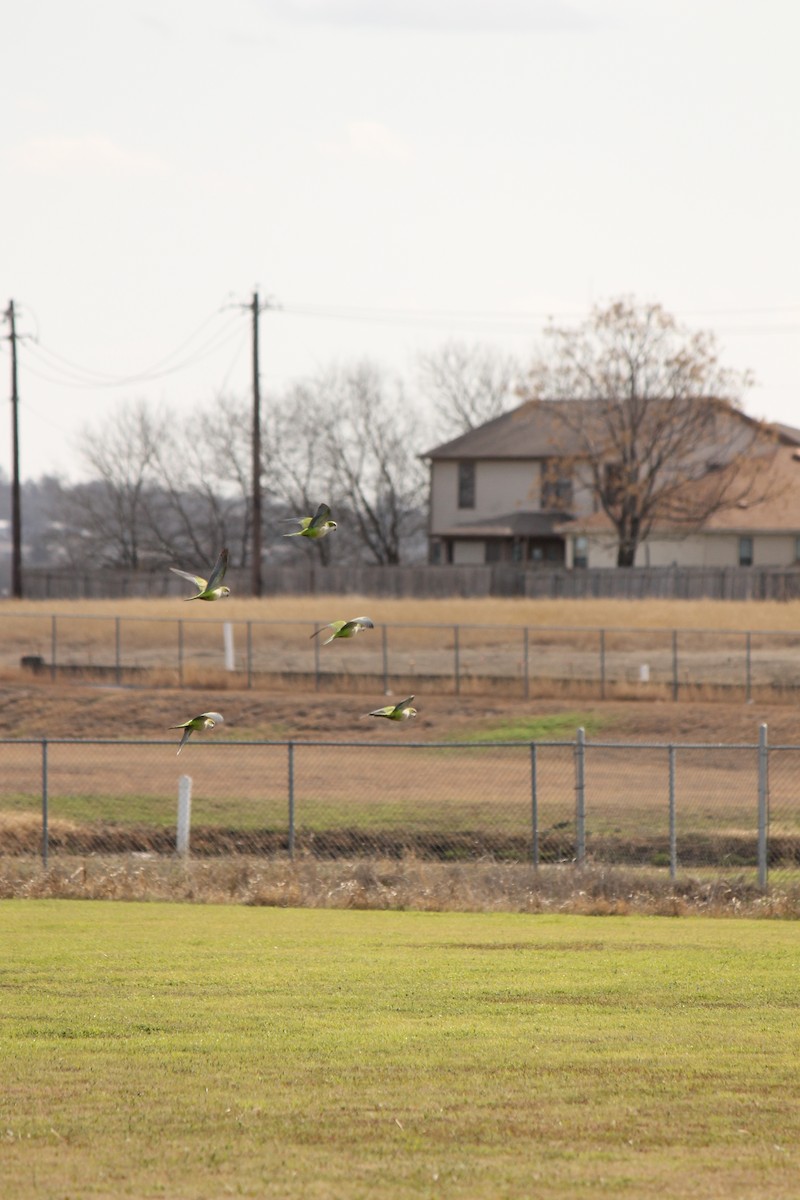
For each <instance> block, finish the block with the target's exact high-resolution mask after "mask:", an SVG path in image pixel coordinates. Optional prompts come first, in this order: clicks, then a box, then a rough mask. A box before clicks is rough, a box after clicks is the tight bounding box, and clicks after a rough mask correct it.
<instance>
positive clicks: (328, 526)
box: [325, 521, 336, 529]
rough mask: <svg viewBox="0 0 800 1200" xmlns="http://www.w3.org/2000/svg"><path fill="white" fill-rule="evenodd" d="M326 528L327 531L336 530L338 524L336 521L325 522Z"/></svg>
mask: <svg viewBox="0 0 800 1200" xmlns="http://www.w3.org/2000/svg"><path fill="white" fill-rule="evenodd" d="M325 528H326V529H335V528H336V522H335V521H326V522H325Z"/></svg>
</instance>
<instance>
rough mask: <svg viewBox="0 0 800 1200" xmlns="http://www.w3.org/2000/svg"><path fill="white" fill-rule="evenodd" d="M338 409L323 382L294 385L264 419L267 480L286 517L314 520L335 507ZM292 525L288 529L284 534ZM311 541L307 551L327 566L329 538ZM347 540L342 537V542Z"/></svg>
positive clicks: (329, 554)
mask: <svg viewBox="0 0 800 1200" xmlns="http://www.w3.org/2000/svg"><path fill="white" fill-rule="evenodd" d="M334 421H335V414H334V412H333V408H332V406H331V404H330V402H329V399H328V397H327V396H326V392H325V386H324V384H323V383H321V382H314V381H305V382H301V383H296V384H294V385H293V386H292V387H291V388H290V389H289V391H288V392H287V393H286V395H284V396H283V397H281V398H280V399H279V400H278V401H277V402H276V403H275V404H273V405H271V406H270V408H269V409H268V410H267V413H266V416H265V420H264V438H263V444H264V477H265V479H266V490H267V494H268V495H269V497H270V498H271V500H272V501H273V503H274V504H275V506H276V508H277V509H278V511H279V512H280V513H281V514H282V516H283V517H289V516H292V517H303V516H310V515H311V514H312V513H314V512H316V510H317V506H318V505H319V504H320V503H321V502H322V501H325V503H332V502H333V501H334V499H335V497H334V496H333V494H332V487H333V472H332V469H331V428H332V426H333V424H334ZM290 528H291V526H288V525H287V526H283V527H282V529H281V532H284V531H287V530H289V529H290ZM300 540H301V541H303V542H306V547H307V552H308V553H309V554H313V555H316V557H317V558H318V560H319V561H320V562H321V563H323V564H326V563H328V562H329V561H330V556H331V546H330V539H329V538H319V539H316V540H313V541H310V540H309V541H307V540H306V539H305V538H303V539H300ZM341 540H342V539H341V538H339V539H338V541H339V542H341Z"/></svg>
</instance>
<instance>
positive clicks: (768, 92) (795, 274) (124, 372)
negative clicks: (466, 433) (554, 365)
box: [0, 0, 800, 477]
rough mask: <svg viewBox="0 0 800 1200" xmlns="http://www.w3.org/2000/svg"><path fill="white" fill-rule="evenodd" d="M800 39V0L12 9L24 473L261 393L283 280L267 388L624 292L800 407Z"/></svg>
mask: <svg viewBox="0 0 800 1200" xmlns="http://www.w3.org/2000/svg"><path fill="white" fill-rule="evenodd" d="M798 45H800V5H798V4H797V3H796V2H795V0H646V2H645V3H642V2H641V0H224V3H223V2H222V0H217V2H216V3H215V2H214V0H24V2H19V3H13V4H12V3H11V2H10V0H6V2H5V3H3V4H2V42H0V88H2V108H0V113H2V116H1V117H0V197H2V199H1V200H0V205H1V207H0V214H1V215H0V307H2V308H3V309H4V308H5V307H6V304H7V302H8V299H10V298H12V297H13V298H14V300H15V302H16V304H17V307H18V313H19V319H18V329H19V332H20V333H35V334H37V335H38V338H39V343H38V345H37V344H34V343H33V342H26V343H23V344H22V345H21V347H20V373H19V383H20V397H21V408H20V418H21V442H22V468H23V475H24V476H25V477H29V476H37V475H39V474H41V473H42V472H44V471H49V470H59V471H61V472H62V473H65V474H68V475H76V474H78V471H79V466H78V459H77V447H78V443H79V434H80V430H81V428H82V427H83V426H84V425H85V424H86V423H87V422H95V423H96V422H97V421H98V420H100V419H101V418H102V417H103V415H104V414H107V413H109V412H112V411H113V409H114V406H115V405H118V404H119V403H121V402H122V401H123V400H125V399H130V398H134V397H146V398H149V399H151V400H153V401H156V402H160V401H163V402H164V403H166V404H169V405H170V406H175V407H180V408H182V409H183V408H185V409H188V408H189V407H190V405H191V404H192V403H193V402H197V401H201V402H204V403H205V402H207V401H209V400H210V399H211V398H212V397H213V396H214V394H215V393H217V392H218V391H219V390H220V389H225V390H227V391H229V392H235V393H238V394H242V395H244V394H246V393H247V391H248V389H249V371H250V359H249V343H248V333H249V330H248V323H247V319H246V316H245V315H244V314H243V313H238V312H237V309H236V308H235V307H226V306H231V305H232V304H235V303H236V302H238V301H241V302H248V301H249V299H250V296H251V293H252V291H253V289H254V287H256V286H258V287H259V288H260V290H261V293H262V295H264V296H267V295H271V296H274V297H275V298H276V299H277V300H278V301H279V302H280V303H281V304H282V305H283V306H284V308H283V310H282V311H276V312H270V313H267V314H265V315H264V316H263V317H262V320H261V344H262V365H263V387H264V395H265V403H269V402H270V395H271V394H274V393H275V392H276V391H277V390H279V389H280V388H281V387H282V386H283V385H284V384H286V383H287V382H288V381H290V380H291V379H293V378H299V377H302V376H303V375H306V374H309V373H312V372H314V371H315V370H317V369H318V368H320V367H323V366H325V365H327V364H328V363H330V362H331V361H332V360H334V359H335V360H337V361H340V362H346V361H348V360H352V359H356V358H359V357H363V356H368V357H371V358H374V359H377V360H378V361H382V362H384V363H385V364H386V365H387V366H388V367H390V368H392V369H396V370H398V371H401V372H403V373H404V374H406V375H408V376H410V375H411V373H412V369H413V363H414V357H415V354H416V353H417V351H418V350H420V349H423V348H427V349H430V348H433V347H435V346H436V345H438V344H439V343H441V342H442V341H444V340H445V339H446V338H448V337H459V338H463V339H467V340H472V339H475V340H482V341H491V342H494V343H496V344H497V345H500V346H502V347H505V348H508V349H511V350H513V351H514V352H515V353H516V354H518V355H519V356H521V357H523V358H528V357H530V356H531V354H532V353H533V350H534V348H535V345H536V342H537V339H538V338H539V337H540V335H541V329H542V327H543V325H544V323H545V319H546V317H547V315H548V314H551V313H553V314H556V315H557V316H559V317H560V318H562V319H564V320H566V319H567V318H574V319H575V320H576V321H577V320H579V319H580V318H582V317H583V316H585V315H586V314H587V312H588V310H589V308H590V306H591V305H592V304H593V303H595V302H604V301H606V300H609V299H611V298H614V297H616V296H618V295H621V294H623V293H624V294H634V295H635V296H636V297H637V298H639V299H640V300H657V301H660V302H661V303H662V304H664V305H665V307H666V308H668V309H669V310H671V311H673V312H674V313H675V314H676V315H678V316H679V317H680V318H681V319H682V320H684V321H686V322H687V323H688V324H690V325H692V326H695V327H702V328H711V329H714V330H716V331H717V332H718V336H719V340H720V345H721V348H722V359H723V362H724V364H725V365H726V366H730V367H734V368H745V367H749V368H752V369H753V370H754V371H755V374H756V377H757V380H758V386H757V387H756V388H755V389H754V390H753V391H752V392H751V393H750V396H749V399H748V402H747V408H748V411H750V412H751V413H753V414H755V415H759V416H767V417H769V418H771V419H775V420H784V421H787V422H790V423H797V424H800V404H798V399H800V271H799V270H798V266H799V265H800V264H798V247H799V246H800V239H799V238H798V213H800V194H798V193H800V187H799V186H798V185H799V184H800V153H799V151H800V137H799V136H798V134H799V133H800V128H799V127H800V71H798V69H797V48H798ZM315 310H316V312H317V313H318V315H311V314H312V313H314V312H315ZM201 327H202V330H201V332H200V333H198V334H197V336H194V337H192V335H194V334H196V333H197V331H198V330H200V329H201ZM2 332H3V333H4V334H7V332H8V329H7V326H4V327H3V329H2ZM187 339H190V340H188V344H185V345H184V348H183V350H182V351H181V352H180V353H179V354H178V355H173V352H174V351H176V349H177V348H178V347H179V346H181V345H182V344H184V343H187ZM53 355H58V356H60V357H59V358H55V357H52V356H53ZM171 355H172V357H168V356H171ZM64 360H68V362H69V363H70V364H74V365H77V366H78V367H79V368H80V372H79V373H78V374H79V376H80V378H81V380H86V379H87V378H92V379H96V380H100V379H101V378H103V377H109V376H113V377H116V378H119V377H121V376H124V377H130V376H133V375H142V376H143V378H142V379H141V380H139V381H137V382H130V383H128V384H126V385H125V386H118V387H86V386H70V383H72V384H74V382H75V379H76V372H75V371H74V369H73V367H72V366H69V365H68V363H67V362H66V361H64ZM187 362H188V363H189V364H190V365H187V366H185V367H182V369H180V370H174V371H172V372H171V373H169V374H162V375H161V376H160V377H158V378H152V375H153V372H152V371H151V370H150V369H151V368H152V367H153V365H154V364H156V363H162V364H163V365H162V367H161V368H160V370H162V371H163V370H164V369H165V368H167V367H177V366H181V365H182V364H184V363H187ZM8 367H9V356H8V343H7V342H5V341H4V342H2V344H1V348H0V398H2V400H3V403H2V407H0V464H2V466H3V467H4V468H5V470H6V472H8V471H9V470H10V406H9V405H8V404H7V402H6V397H7V396H8V394H9V384H8V379H9V373H8ZM34 372H36V374H34ZM89 373H92V374H91V375H90V374H89ZM43 376H47V378H46V379H45V378H43Z"/></svg>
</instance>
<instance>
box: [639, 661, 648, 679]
mask: <svg viewBox="0 0 800 1200" xmlns="http://www.w3.org/2000/svg"><path fill="white" fill-rule="evenodd" d="M649 682H650V663H642V664H641V665H640V667H639V683H649Z"/></svg>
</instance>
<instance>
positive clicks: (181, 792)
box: [176, 775, 192, 858]
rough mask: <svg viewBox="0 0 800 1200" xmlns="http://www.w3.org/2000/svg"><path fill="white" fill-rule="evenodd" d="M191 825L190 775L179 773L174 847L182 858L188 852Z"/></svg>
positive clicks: (186, 855)
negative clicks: (176, 826) (176, 827)
mask: <svg viewBox="0 0 800 1200" xmlns="http://www.w3.org/2000/svg"><path fill="white" fill-rule="evenodd" d="M191 825H192V777H191V775H181V777H180V779H179V780H178V836H177V839H176V849H177V851H178V854H180V855H182V856H183V857H184V858H186V857H188V854H189V830H190V829H191Z"/></svg>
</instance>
